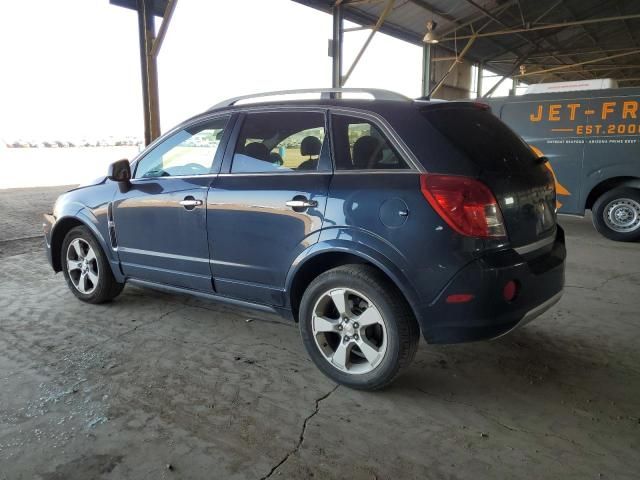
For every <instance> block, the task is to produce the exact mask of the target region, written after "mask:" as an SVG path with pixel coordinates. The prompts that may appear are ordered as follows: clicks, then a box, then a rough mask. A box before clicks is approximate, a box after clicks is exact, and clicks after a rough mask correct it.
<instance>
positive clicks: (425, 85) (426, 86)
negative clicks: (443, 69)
mask: <svg viewBox="0 0 640 480" xmlns="http://www.w3.org/2000/svg"><path fill="white" fill-rule="evenodd" d="M430 90H431V45H430V44H428V43H426V44H424V45H423V46H422V96H423V97H426V96H428V95H429V91H430Z"/></svg>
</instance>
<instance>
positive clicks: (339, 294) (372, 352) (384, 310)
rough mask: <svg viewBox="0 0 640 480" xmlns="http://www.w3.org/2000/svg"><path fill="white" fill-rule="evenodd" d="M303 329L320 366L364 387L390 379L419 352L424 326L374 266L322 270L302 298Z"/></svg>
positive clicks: (341, 379)
mask: <svg viewBox="0 0 640 480" xmlns="http://www.w3.org/2000/svg"><path fill="white" fill-rule="evenodd" d="M299 320H300V322H299V323H300V325H299V326H300V333H301V336H302V341H303V343H304V346H305V348H306V349H307V352H308V353H309V356H310V357H311V359H312V360H313V362H314V363H315V364H316V366H317V367H318V368H319V369H320V370H321V371H322V372H323V373H324V374H325V375H327V376H328V377H329V378H331V379H332V380H334V381H335V382H337V383H340V384H342V385H346V386H348V387H351V388H356V389H361V390H377V389H380V388H383V387H385V386H386V385H388V384H390V383H391V382H392V381H393V380H394V379H395V377H396V376H397V375H398V374H399V373H400V371H401V370H402V369H404V368H405V367H407V366H408V365H409V364H410V363H411V361H412V360H413V358H414V357H415V354H416V351H417V347H418V341H419V339H420V329H419V327H418V324H417V322H416V319H415V317H414V315H413V312H412V310H411V307H410V306H409V305H408V304H407V301H406V300H405V298H404V297H403V296H402V294H401V293H400V292H399V291H398V289H397V288H396V287H395V285H393V284H392V283H391V282H390V281H389V280H388V279H387V278H386V277H384V275H382V274H381V273H380V272H379V271H378V270H377V269H375V268H373V267H371V266H368V265H345V266H342V267H338V268H334V269H332V270H329V271H327V272H325V273H323V274H322V275H319V276H318V277H317V278H316V279H315V280H314V281H313V282H311V284H310V285H309V286H308V287H307V289H306V290H305V292H304V295H303V297H302V301H301V303H300V311H299Z"/></svg>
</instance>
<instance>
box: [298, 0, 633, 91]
mask: <svg viewBox="0 0 640 480" xmlns="http://www.w3.org/2000/svg"><path fill="white" fill-rule="evenodd" d="M294 1H296V2H297V3H301V4H304V5H307V6H310V7H314V8H317V9H319V10H322V11H325V12H331V10H332V7H333V5H334V3H335V0H294ZM386 3H387V2H386V1H385V0H369V1H362V0H355V1H354V0H352V1H349V0H344V1H343V2H342V5H343V7H344V16H345V19H346V20H349V21H351V22H355V23H358V24H361V25H373V24H375V22H376V21H377V19H378V17H379V16H380V14H381V13H382V11H383V10H384V8H385V6H386ZM627 15H640V1H638V0H396V1H395V4H394V7H393V10H392V11H391V13H390V15H389V16H388V17H387V19H386V21H385V23H384V25H383V26H382V28H381V31H383V32H384V33H387V34H389V35H392V36H394V37H397V38H400V39H402V40H405V41H408V42H411V43H414V44H417V45H421V44H422V38H423V36H424V34H425V33H426V26H425V25H426V22H427V20H433V21H435V22H436V23H437V27H436V32H437V33H438V35H439V36H440V37H441V38H443V39H447V40H444V41H441V42H440V44H438V47H437V50H436V53H435V56H438V55H443V56H445V55H451V52H456V51H457V52H459V51H460V50H462V49H463V48H464V46H465V45H466V43H467V40H466V39H456V38H454V37H458V36H466V35H470V34H472V33H473V32H474V31H475V32H478V31H481V32H482V33H487V32H495V31H499V30H507V29H509V30H510V29H524V28H531V27H534V28H536V27H541V26H545V25H550V24H558V23H564V22H573V21H581V20H587V19H594V18H605V17H619V16H627ZM633 52H636V53H633ZM637 52H640V18H634V19H627V20H616V21H608V22H600V23H592V24H587V25H566V26H562V27H559V28H553V29H543V30H535V31H525V32H518V33H509V34H507V35H499V36H489V37H479V38H477V39H476V41H475V43H474V44H473V45H472V46H471V48H470V49H469V52H468V54H467V56H466V59H467V60H469V61H472V62H476V63H479V62H484V63H485V65H486V68H489V69H491V70H493V71H495V72H497V73H500V74H503V75H511V74H513V73H514V72H515V73H518V64H519V61H520V60H522V59H524V62H523V63H524V65H525V68H526V72H527V73H533V72H536V71H540V70H546V69H550V68H556V67H561V66H565V65H574V64H576V63H580V62H585V61H593V60H598V59H603V58H605V57H608V56H612V55H621V56H618V57H617V58H615V59H611V60H603V61H598V62H594V63H588V64H585V65H582V66H575V67H572V68H570V69H561V70H556V71H554V72H549V73H543V74H540V75H531V76H527V77H525V78H524V79H523V80H524V81H526V82H533V83H535V82H540V81H558V80H581V79H586V78H604V77H611V78H615V79H617V80H618V81H619V82H621V86H632V85H640V54H639V53H637ZM622 54H625V55H622Z"/></svg>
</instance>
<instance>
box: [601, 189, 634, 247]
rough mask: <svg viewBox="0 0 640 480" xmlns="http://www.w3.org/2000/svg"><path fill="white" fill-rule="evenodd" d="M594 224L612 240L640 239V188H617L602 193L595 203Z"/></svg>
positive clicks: (632, 240) (630, 240)
mask: <svg viewBox="0 0 640 480" xmlns="http://www.w3.org/2000/svg"><path fill="white" fill-rule="evenodd" d="M591 213H592V214H593V215H592V216H593V225H594V226H595V227H596V230H597V231H598V232H599V233H600V234H602V235H604V236H605V237H607V238H608V239H610V240H616V241H618V242H634V241H637V240H640V190H638V189H636V188H628V187H624V188H616V189H613V190H610V191H608V192H606V193H604V194H602V195H601V196H600V197H599V198H598V199H597V200H596V201H595V203H594V204H593V209H592V211H591Z"/></svg>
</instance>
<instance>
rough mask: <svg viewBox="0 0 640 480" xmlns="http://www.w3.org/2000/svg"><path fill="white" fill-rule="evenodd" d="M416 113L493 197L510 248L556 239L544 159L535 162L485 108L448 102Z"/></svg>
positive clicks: (551, 185)
mask: <svg viewBox="0 0 640 480" xmlns="http://www.w3.org/2000/svg"><path fill="white" fill-rule="evenodd" d="M421 112H422V115H423V116H424V117H425V118H426V119H427V120H428V121H429V123H430V124H431V125H432V126H433V127H434V128H435V129H436V130H437V131H438V132H439V133H440V134H442V136H444V137H445V138H446V139H447V141H448V143H449V144H450V145H451V146H452V147H453V148H454V149H455V150H457V151H458V153H461V154H462V155H463V156H464V157H465V158H466V159H468V160H469V161H470V165H471V166H472V167H473V168H470V170H475V171H473V172H471V171H470V172H469V175H470V176H474V177H475V178H477V179H478V180H480V181H481V182H483V183H484V184H485V185H487V186H488V187H489V188H490V190H491V191H492V192H493V194H494V195H495V197H496V200H497V201H498V205H499V206H500V210H501V211H502V216H503V218H504V223H505V227H506V230H507V235H508V238H509V241H510V244H511V246H512V247H514V248H518V247H523V246H525V245H531V244H534V243H535V242H541V243H542V244H544V242H543V240H544V239H546V238H549V237H553V236H554V235H555V231H556V208H555V205H556V193H555V181H554V178H553V174H552V173H551V171H550V170H549V168H547V166H546V165H545V161H544V160H545V159H539V158H538V157H537V156H536V155H535V154H534V153H533V151H532V150H531V149H530V148H529V146H528V145H527V144H526V143H525V142H524V140H522V139H521V138H520V137H519V136H518V135H517V134H515V133H514V132H513V131H512V130H511V129H510V128H509V127H507V125H505V124H504V123H503V122H502V121H500V120H499V119H498V118H496V117H495V116H494V115H493V114H492V113H491V110H490V108H489V107H488V106H486V105H484V104H477V103H471V102H451V103H441V104H434V105H430V106H428V107H424V108H423V109H422V110H421ZM444 151H446V150H444ZM456 156H457V155H456ZM445 165H446V163H445ZM440 168H442V167H440ZM445 168H446V167H445ZM459 170H460V169H459V165H457V166H456V168H455V169H453V168H452V171H454V172H459ZM433 173H445V174H446V173H451V172H447V171H438V172H433Z"/></svg>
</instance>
